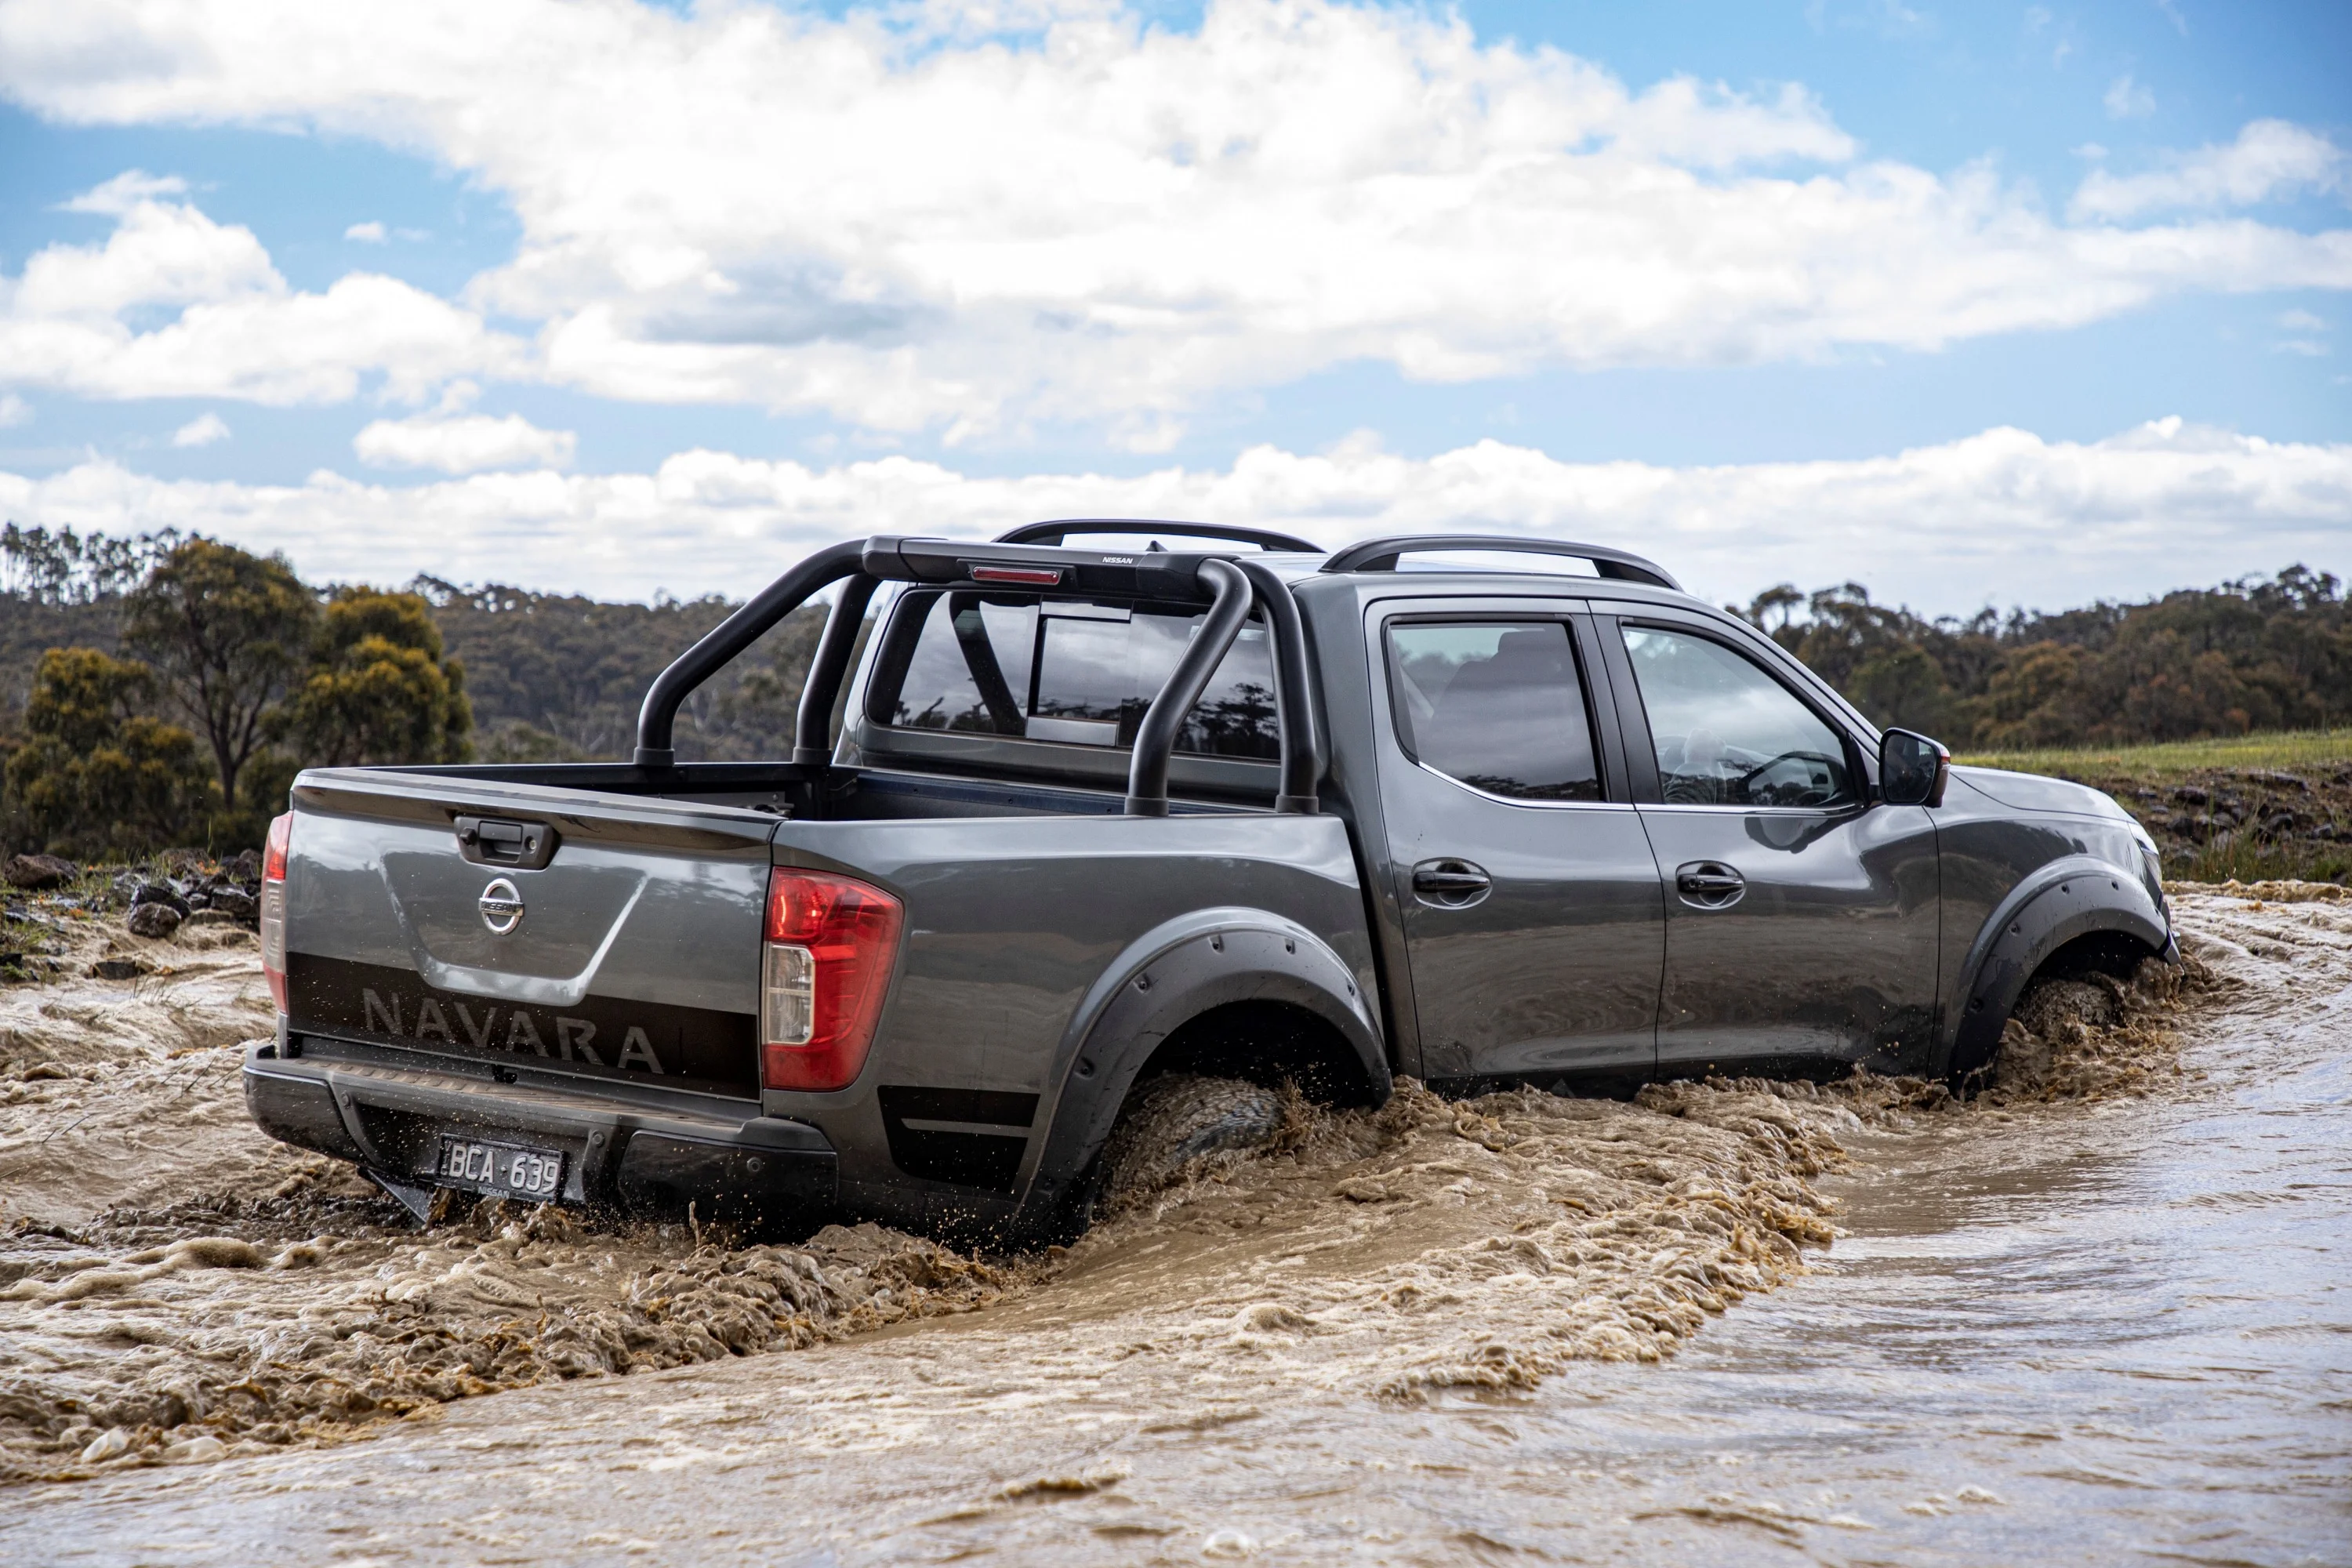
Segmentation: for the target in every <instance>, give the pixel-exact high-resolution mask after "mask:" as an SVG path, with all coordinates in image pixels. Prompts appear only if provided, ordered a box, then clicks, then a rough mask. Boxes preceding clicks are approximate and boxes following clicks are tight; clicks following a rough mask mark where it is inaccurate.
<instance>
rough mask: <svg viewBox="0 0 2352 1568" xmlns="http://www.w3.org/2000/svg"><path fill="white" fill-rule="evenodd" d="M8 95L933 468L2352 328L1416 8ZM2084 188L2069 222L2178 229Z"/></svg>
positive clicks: (209, 63)
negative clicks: (1777, 367)
mask: <svg viewBox="0 0 2352 1568" xmlns="http://www.w3.org/2000/svg"><path fill="white" fill-rule="evenodd" d="M1872 14H1873V15H1874V16H1878V17H1879V19H1880V20H1881V21H1883V22H1885V21H1895V20H1900V17H1899V16H1898V15H1897V12H1896V8H1895V7H1891V6H1885V5H1882V6H1880V7H1879V8H1878V10H1877V11H1875V12H1874V13H1872ZM780 84H782V85H780ZM0 93H5V94H6V95H7V96H9V97H11V98H13V99H15V100H16V101H18V102H20V103H23V104H26V105H27V106H29V107H31V108H33V109H35V110H37V111H39V112H41V113H44V114H47V115H50V116H53V117H56V118H59V119H63V120H67V121H75V122H81V123H112V124H194V123H204V124H214V123H223V122H226V123H236V124H247V125H267V126H271V127H283V126H294V127H308V128H310V129H312V130H314V131H317V132H326V133H333V134H342V135H352V136H360V137H364V138H368V139H372V140H374V141H376V142H383V143H384V144H388V145H391V146H394V147H397V148H400V149H403V150H404V151H411V152H415V153H418V154H420V155H423V156H426V157H430V158H432V159H434V160H436V162H438V163H443V164H445V165H446V166H449V167H452V168H454V169H457V170H458V171H461V172H462V173H464V174H466V175H467V176H468V177H469V178H471V179H472V180H474V181H475V182H477V183H478V184H480V185H481V186H483V187H485V188H488V189H490V190H494V191H497V192H499V193H502V194H503V195H505V196H506V198H507V199H508V200H509V203H510V204H511V205H512V207H513V210H514V212H515V214H516V216H517V217H518V219H519V220H520V226H521V239H520V246H519V249H518V253H517V254H516V255H515V257H514V258H512V259H511V261H510V262H509V263H508V264H507V265H504V266H501V267H499V268H496V269H495V270H493V271H492V272H489V273H488V274H486V275H484V276H483V277H481V278H479V279H477V280H476V281H475V284H474V286H473V288H472V290H471V292H470V293H469V295H468V301H469V303H470V304H471V305H472V306H473V307H474V308H475V309H476V310H483V311H490V310H495V311H499V312H503V313H509V314H512V315H515V316H518V317H520V318H522V319H524V320H527V321H532V322H534V323H537V324H538V325H539V327H540V337H539V342H538V353H539V356H540V357H539V359H538V361H537V362H536V365H535V374H540V375H542V376H544V377H545V378H548V379H551V380H553V381H556V382H559V383H562V384H569V385H572V386H574V387H577V388H581V389H584V390H586V391H589V392H592V393H596V394H601V395H607V396H612V397H619V398H629V399H642V400H652V401H666V402H694V401H744V402H751V403H755V404H760V405H766V406H769V407H772V408H775V409H779V410H804V411H819V412H825V413H830V414H833V415H835V416H840V417H843V418H845V419H848V420H851V421H855V422H856V423H859V424H862V425H865V426H869V427H877V428H888V429H901V430H905V429H929V430H936V431H939V432H940V433H942V434H943V435H944V436H945V437H947V438H949V439H950V440H959V439H963V438H966V437H973V436H977V435H982V434H985V433H987V432H990V431H992V430H998V429H1003V428H1007V427H1013V428H1017V427H1018V426H1021V425H1022V424H1023V423H1024V422H1026V421H1032V420H1039V419H1055V418H1069V419H1078V420H1087V421H1099V422H1100V423H1101V424H1102V425H1104V426H1107V427H1108V428H1110V429H1111V430H1112V431H1113V432H1114V434H1115V437H1116V438H1118V439H1119V440H1122V441H1126V442H1129V444H1133V443H1136V442H1140V443H1142V444H1145V445H1149V444H1150V443H1151V442H1152V441H1155V440H1157V441H1163V442H1164V441H1166V440H1168V439H1171V438H1172V436H1173V433H1174V432H1175V431H1176V429H1177V425H1176V423H1175V422H1177V421H1180V420H1181V418H1182V417H1183V416H1185V414H1186V413H1187V412H1188V411H1190V410H1191V409H1192V408H1194V407H1196V406H1198V405H1201V404H1202V403H1203V402H1204V401H1206V400H1208V399H1210V398H1212V397H1213V396H1215V395H1221V394H1224V393H1228V392H1230V391H1232V390H1234V389H1237V388H1248V387H1254V386H1265V385H1272V384H1281V383H1284V382H1286V381H1292V380H1295V379H1297V378H1298V377H1301V376H1305V375H1307V374H1313V373H1316V372H1318V371H1321V370H1326V369H1328V368H1331V367H1334V366H1338V365H1341V364H1347V363H1360V362H1370V363H1382V364H1387V365H1391V366H1393V367H1395V368H1396V369H1397V370H1399V371H1401V372H1402V374H1405V375H1407V376H1410V377H1413V378H1417V379H1423V380H1432V381H1451V380H1463V379H1471V378H1481V377H1491V376H1499V375H1507V374H1523V373H1527V372H1530V371H1535V370H1539V369H1543V368H1545V367H1549V366H1598V365H1617V364H1631V363H1643V364H1705V363H1738V362H1748V361H1754V360H1760V359H1787V358H1799V359H1802V358H1809V357H1817V356H1821V355H1824V354H1830V353H1837V352H1839V351H1841V350H1843V349H1845V348H1849V347H1854V346H1887V347H1895V348H1903V349H1933V348H1937V347H1939V346H1941V345H1943V344H1946V343H1948V342H1954V341H1957V340H1960V339H1966V338H1970V337H1976V336H1981V335H1984V334H1987V333H1995V332H2008V331H2032V330H2046V329H2055V328H2064V327H2069V326H2074V325H2077V324H2080V323H2083V322H2086V321H2095V320H2099V319H2102V318H2105V317H2108V316H2112V315H2114V314H2116V313H2117V312H2119V311H2123V310H2130V309H2132V308H2134V307H2137V306H2138V305H2141V304H2144V303H2146V302H2147V301H2148V300H2152V299H2155V298H2158V297H2160V296H2162V295H2164V294H2167V293H2169V292H2174V291H2178V290H2181V289H2210V288H2225V289H2255V288H2284V287H2304V288H2343V287H2352V234H2345V233H2324V234H2317V235H2310V234H2303V233H2298V232H2294V231H2293V230H2290V229H2286V228H2280V227H2266V226H2256V225H2249V224H2245V223H2241V222H2233V223H2216V222H2204V223H2189V224H2184V225H2179V226H2168V227H2164V228H2160V229H2151V230H2144V231H2133V232H2123V233H2118V232H2114V231H2111V230H2107V229H2102V228H2091V229H2083V228H2070V227H2067V226H2063V225H2060V224H2057V223H2054V222H2053V221H2052V220H2051V218H2050V217H2049V216H2048V215H2047V214H2046V213H2044V212H2043V211H2042V207H2041V205H2040V204H2039V201H2038V198H2036V197H2035V196H2034V195H2033V194H2032V191H2031V190H2030V189H2028V188H2025V187H2021V186H2013V185H2009V184H2003V183H2002V182H2001V181H2000V179H1998V178H1997V177H1996V176H1995V175H1993V174H1991V173H1990V172H1989V171H1988V170H1987V169H1985V168H1982V167H1977V168H1970V169H1964V170H1962V171H1959V172H1958V173H1956V174H1949V175H1944V174H1935V173H1930V172H1928V171H1926V170H1923V169H1920V168H1916V167H1914V166H1910V165H1906V164H1903V163H1893V162H1885V161H1876V162H1872V161H1863V160H1860V159H1859V158H1858V156H1857V149H1856V147H1855V145H1854V143H1853V140H1852V139H1851V138H1850V137H1848V136H1847V135H1846V134H1845V132H1843V131H1842V130H1841V129H1839V127H1838V126H1837V125H1836V124H1835V123H1833V122H1832V120H1831V119H1830V117H1829V115H1828V113H1827V112H1826V111H1825V110H1824V109H1823V108H1822V105H1820V104H1819V103H1818V102H1817V101H1815V100H1813V99H1812V98H1811V96H1810V95H1808V94H1807V93H1805V92H1804V91H1802V90H1801V89H1796V88H1790V89H1784V90H1780V91H1778V92H1774V93H1766V94H1763V95H1760V96H1759V95H1748V94H1742V93H1738V92H1733V91H1730V90H1728V89H1724V88H1722V87H1719V86H1714V85H1709V84H1706V83H1700V82H1696V81H1692V80H1688V79H1675V80H1670V81H1666V82H1664V83H1660V84H1658V85H1656V86H1654V87H1652V88H1650V89H1645V90H1643V91H1640V92H1634V91H1632V90H1629V89H1627V88H1626V86H1625V85H1624V84H1623V83H1622V82H1621V81H1619V80H1618V79H1616V78H1614V77H1612V76H1611V75H1610V74H1609V73H1607V72H1606V71H1604V70H1602V69H1600V68H1597V67H1595V66H1593V65H1591V64H1589V63H1587V62H1585V61H1583V60H1580V59H1577V58H1573V57H1570V56H1567V55H1563V54H1560V53H1559V52H1557V51H1553V50H1549V49H1533V50H1530V49H1522V48H1520V47H1517V46H1516V45H1511V44H1498V45H1494V46H1490V47H1482V46H1481V45H1480V44H1479V43H1478V41H1477V39H1476V38H1475V37H1474V36H1473V34H1472V32H1471V31H1470V29H1469V27H1468V26H1467V25H1466V24H1464V23H1462V22H1460V21H1459V20H1456V19H1453V18H1451V17H1449V16H1444V15H1443V14H1440V13H1439V12H1438V11H1437V10H1436V8H1433V7H1431V8H1421V7H1404V6H1398V7H1386V8H1374V7H1370V6H1355V5H1343V4H1338V3H1334V0H1213V3H1212V4H1211V5H1209V6H1208V8H1207V11H1206V14H1205V16H1204V18H1203V20H1202V23H1201V25H1200V26H1199V27H1198V29H1197V30H1195V31H1192V32H1179V31H1172V30H1169V29H1167V28H1163V27H1158V26H1146V25H1145V24H1144V23H1143V22H1142V21H1141V20H1139V16H1138V15H1137V14H1136V13H1134V12H1130V11H1128V10H1125V9H1122V8H1120V6H1119V5H1117V4H1116V3H1115V0H1061V3H1056V0H1030V3H1025V4H1019V5H1000V4H979V3H970V4H966V3H959V0H929V3H927V4H921V5H912V4H909V5H896V6H892V7H889V8H887V9H886V10H885V11H883V12H879V13H877V12H871V11H860V12H853V13H851V14H850V15H849V16H846V17H844V18H840V19H835V18H829V17H826V16H822V15H820V14H818V13H817V12H816V10H815V9H814V8H803V7H782V6H778V7H770V6H764V5H740V4H710V5H702V6H699V7H697V8H694V9H693V10H692V11H691V12H690V13H689V14H687V15H679V14H677V13H675V12H672V11H670V10H667V9H664V8H657V7H653V6H649V5H635V4H629V3H627V0H598V3H594V4H582V5H571V4H559V3H557V0H416V3H415V4H413V5H404V6H398V7H390V8H382V9H371V8H352V7H337V6H317V5H302V4H296V3H294V0H278V3H276V4H269V3H262V0H184V4H182V5H177V6H176V7H174V8H173V9H172V10H171V11H169V12H156V11H153V10H152V8H149V7H146V6H142V5H134V4H132V3H131V0H0ZM616 104H625V105H627V106H628V111H627V112H625V113H616V112H615V111H614V105H616ZM2284 129H2287V130H2290V131H2291V130H2292V128H2284ZM2296 134H2300V135H2304V136H2308V135H2309V133H2308V132H2297V133H2296ZM2168 177H2169V176H2168ZM2096 180H2097V176H2094V184H2086V186H2085V191H2086V193H2090V195H2089V197H2088V203H2089V205H2087V206H2086V207H2085V209H2084V210H2086V211H2088V212H2090V213H2091V214H2092V215H2093V216H2116V215H2118V214H2128V213H2137V212H2139V211H2142V210H2145V209H2146V208H2147V207H2148V206H2151V205H2164V202H2163V201H2162V200H2161V199H2158V198H2156V197H2154V196H2151V195H2129V194H2126V195H2125V196H2124V197H2122V198H2121V199H2120V201H2119V203H2118V202H2116V201H2115V200H2111V199H2110V198H2106V197H2104V196H2102V195H2100V194H2099V193H2100V192H2102V191H2105V189H2106V187H2105V186H2096V188H2094V187H2095V182H2096ZM2103 201H2106V202H2107V204H2108V205H2105V206H2103V205H2101V204H2102V202H2103ZM2176 205H2177V204H2176ZM2189 205H2200V204H2198V203H2194V202H2192V203H2190V204H2189ZM2110 208H2113V210H2112V211H2110V210H2109V209H2110Z"/></svg>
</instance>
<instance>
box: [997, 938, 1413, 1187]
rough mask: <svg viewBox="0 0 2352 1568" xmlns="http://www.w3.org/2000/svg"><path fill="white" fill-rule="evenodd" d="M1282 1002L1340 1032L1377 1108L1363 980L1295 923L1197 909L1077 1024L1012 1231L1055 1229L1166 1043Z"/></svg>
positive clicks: (1114, 978) (1127, 958)
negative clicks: (1187, 1028) (1225, 1013)
mask: <svg viewBox="0 0 2352 1568" xmlns="http://www.w3.org/2000/svg"><path fill="white" fill-rule="evenodd" d="M1234 1002H1278V1003H1286V1004H1288V1005H1292V1006H1296V1007H1298V1008H1301V1009H1303V1010H1305V1011H1306V1012H1308V1013H1310V1014H1313V1015H1314V1016H1317V1017H1318V1018H1320V1019H1322V1020H1323V1021H1324V1022H1326V1023H1328V1024H1329V1025H1330V1026H1332V1027H1333V1028H1334V1029H1336V1030H1337V1031H1338V1032H1339V1035H1340V1037H1342V1038H1344V1039H1345V1040H1346V1041H1347V1042H1348V1044H1349V1047H1351V1048H1352V1049H1353V1050H1354V1051H1355V1053H1356V1057H1357V1059H1358V1063H1359V1065H1360V1067H1361V1068H1362V1069H1363V1072H1364V1077H1365V1080H1366V1081H1367V1083H1368V1084H1369V1085H1370V1089H1371V1100H1372V1103H1374V1104H1376V1105H1377V1104H1381V1103H1384V1102H1385V1101H1386V1100H1387V1099H1388V1097H1389V1093H1390V1090H1391V1087H1392V1083H1393V1080H1392V1079H1391V1073H1390V1070H1389V1061H1388V1054H1387V1051H1386V1049H1385V1047H1384V1046H1383V1043H1382V1041H1381V1028H1380V1024H1379V1022H1378V1020H1377V1018H1376V1016H1375V1015H1374V1014H1373V1012H1372V1010H1371V1007H1370V1005H1369V1004H1368V1002H1367V1001H1366V999H1365V996H1364V994H1363V988H1362V985H1361V984H1360V980H1359V977H1358V976H1357V975H1356V974H1355V973H1352V972H1350V971H1349V967H1348V965H1347V963H1346V962H1345V961H1344V960H1342V959H1341V958H1340V957H1339V954H1338V953H1337V952H1333V951H1332V950H1331V947H1330V945H1329V944H1328V942H1324V941H1323V940H1322V939H1321V938H1320V937H1318V936H1317V935H1316V934H1315V933H1314V932H1313V931H1308V930H1307V928H1306V927H1305V926H1302V925H1300V924H1299V923H1298V922H1297V921H1292V920H1287V919H1285V918H1284V917H1283V916H1280V915H1276V914H1272V913H1269V912H1268V911H1266V910H1254V909H1244V908H1228V909H1210V910H1197V911H1195V912H1193V913H1192V914H1189V915H1184V916H1181V917H1179V918H1178V919H1176V920H1173V921H1168V922H1167V923H1165V924H1163V925H1160V926H1158V927H1156V928H1154V929H1153V930H1152V931H1148V932H1146V933H1145V934H1144V935H1143V936H1141V937H1139V938H1138V939H1137V940H1136V941H1135V942H1131V943H1129V945H1128V947H1127V949H1126V951H1125V952H1121V953H1120V954H1119V955H1118V958H1116V959H1115V960H1113V961H1112V962H1111V963H1110V964H1109V965H1108V967H1107V968H1106V969H1105V970H1104V971H1103V973H1102V975H1101V976H1100V977H1099V978H1098V979H1097V981H1096V982H1095V984H1094V985H1093V986H1092V987H1091V988H1090V989H1089V990H1088V991H1087V996H1086V999H1085V1000H1084V1001H1083V1002H1081V1003H1080V1004H1079V1005H1078V1007H1077V1009H1076V1012H1074V1013H1073V1014H1072V1015H1071V1019H1070V1025H1069V1027H1068V1029H1067V1030H1066V1031H1065V1033H1064V1035H1063V1037H1062V1040H1061V1044H1060V1047H1059V1048H1058V1049H1057V1050H1056V1051H1055V1058H1054V1066H1053V1068H1052V1071H1051V1075H1050V1077H1049V1079H1048V1081H1050V1082H1052V1083H1053V1084H1054V1086H1055V1093H1054V1096H1053V1110H1052V1111H1051V1113H1050V1120H1049V1121H1047V1123H1046V1131H1045V1138H1044V1140H1043V1142H1042V1144H1041V1146H1040V1150H1039V1152H1038V1155H1037V1162H1036V1164H1035V1167H1034V1170H1033V1171H1032V1173H1031V1175H1030V1180H1029V1184H1028V1189H1027V1195H1026V1197H1025V1198H1024V1202H1023V1204H1022V1206H1021V1212H1020V1215H1019V1216H1018V1217H1017V1218H1016V1220H1015V1226H1016V1228H1034V1227H1036V1226H1050V1225H1051V1224H1052V1223H1053V1220H1054V1217H1055V1215H1057V1214H1058V1213H1059V1211H1060V1210H1061V1208H1062V1206H1063V1205H1064V1204H1065V1202H1066V1199H1067V1197H1068V1195H1069V1194H1070V1193H1071V1192H1072V1190H1073V1189H1074V1187H1075V1186H1076V1184H1077V1183H1078V1182H1079V1180H1080V1178H1082V1177H1083V1176H1084V1175H1085V1174H1086V1173H1087V1169H1088V1168H1089V1167H1090V1166H1091V1165H1092V1164H1093V1163H1094V1159H1095V1156H1096V1155H1097V1153H1099V1152H1101V1150H1102V1146H1103V1143H1104V1142H1105V1140H1107V1139H1108V1137H1109V1136H1110V1130H1111V1124H1112V1123H1113V1122H1114V1121H1117V1120H1118V1112H1119V1108H1120V1106H1121V1105H1123V1104H1124V1103H1125V1102H1126V1100H1127V1092H1128V1090H1129V1089H1130V1088H1132V1087H1133V1085H1134V1083H1135V1079H1136V1075H1137V1074H1138V1073H1139V1072H1140V1071H1141V1070H1142V1068H1143V1064H1144V1063H1145V1062H1147V1061H1149V1060H1150V1058H1151V1054H1152V1052H1154V1051H1156V1050H1158V1049H1159V1048H1160V1044H1161V1043H1162V1042H1163V1041H1165V1040H1166V1039H1167V1038H1168V1037H1169V1036H1171V1035H1172V1034H1174V1033H1175V1032H1176V1031H1177V1030H1178V1029H1180V1028H1181V1027H1183V1026H1184V1025H1186V1024H1188V1023H1190V1022H1191V1021H1192V1020H1193V1019H1194V1018H1197V1017H1199V1016H1201V1015H1202V1014H1203V1013H1206V1012H1208V1011H1209V1010H1210V1009H1212V1008H1214V1007H1222V1006H1224V1005H1228V1004H1230V1003H1234Z"/></svg>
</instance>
